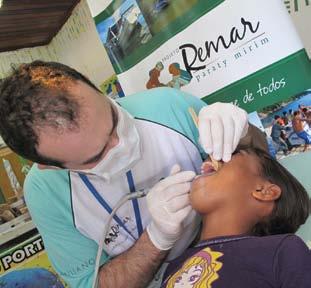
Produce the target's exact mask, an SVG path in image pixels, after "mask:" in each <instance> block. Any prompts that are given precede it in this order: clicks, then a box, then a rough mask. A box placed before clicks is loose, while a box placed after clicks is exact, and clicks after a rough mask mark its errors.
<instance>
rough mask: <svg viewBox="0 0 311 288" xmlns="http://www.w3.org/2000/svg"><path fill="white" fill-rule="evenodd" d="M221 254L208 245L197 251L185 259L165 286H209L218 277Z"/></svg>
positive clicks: (181, 287)
mask: <svg viewBox="0 0 311 288" xmlns="http://www.w3.org/2000/svg"><path fill="white" fill-rule="evenodd" d="M222 255H223V254H222V253H220V252H214V251H212V250H211V249H210V248H209V247H207V248H205V249H203V250H201V251H199V252H198V253H196V254H195V255H193V256H192V257H190V258H189V259H188V260H187V261H185V262H184V263H183V265H182V267H181V268H180V269H179V270H178V271H177V272H176V273H174V274H173V275H171V276H170V277H169V278H168V280H167V283H166V286H165V287H166V288H211V284H212V283H213V282H214V281H215V280H217V279H218V277H219V276H218V273H217V272H218V271H219V270H220V269H221V267H222V263H221V262H219V261H218V258H219V257H221V256H222Z"/></svg>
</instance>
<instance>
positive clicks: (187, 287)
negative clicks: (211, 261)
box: [174, 265, 203, 288]
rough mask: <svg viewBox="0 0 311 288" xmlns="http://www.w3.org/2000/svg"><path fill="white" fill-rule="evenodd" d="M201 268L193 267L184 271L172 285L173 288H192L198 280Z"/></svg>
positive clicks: (198, 266)
mask: <svg viewBox="0 0 311 288" xmlns="http://www.w3.org/2000/svg"><path fill="white" fill-rule="evenodd" d="M202 272H203V268H202V266H201V265H194V266H192V267H190V268H189V269H188V270H186V271H184V272H183V273H182V274H181V275H180V276H179V277H178V278H177V279H176V282H175V284H174V288H179V287H182V288H192V287H194V285H195V284H196V283H197V282H198V281H199V280H200V277H201V275H202Z"/></svg>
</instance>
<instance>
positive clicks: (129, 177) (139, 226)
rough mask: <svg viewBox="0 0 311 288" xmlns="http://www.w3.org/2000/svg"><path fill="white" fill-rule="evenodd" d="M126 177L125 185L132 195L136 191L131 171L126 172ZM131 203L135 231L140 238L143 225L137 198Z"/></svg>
mask: <svg viewBox="0 0 311 288" xmlns="http://www.w3.org/2000/svg"><path fill="white" fill-rule="evenodd" d="M126 177H127V183H128V185H129V188H130V191H131V193H134V192H135V191H136V189H135V184H134V179H133V175H132V172H131V170H129V171H127V172H126ZM132 203H133V208H134V212H135V219H136V226H137V231H138V236H139V237H140V236H141V234H143V225H142V223H141V217H140V211H139V205H138V200H137V198H134V199H132Z"/></svg>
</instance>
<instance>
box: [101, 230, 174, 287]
mask: <svg viewBox="0 0 311 288" xmlns="http://www.w3.org/2000/svg"><path fill="white" fill-rule="evenodd" d="M167 254H168V251H161V250H159V249H158V248H156V247H155V246H154V245H153V244H152V242H151V241H150V238H149V236H148V234H147V232H146V231H145V232H144V233H143V234H142V235H141V237H140V238H139V239H138V241H137V242H136V243H135V245H134V246H133V247H132V248H130V249H129V250H128V251H126V252H124V253H122V254H121V255H119V256H117V257H116V258H114V259H113V260H111V261H110V262H108V263H107V264H105V265H103V266H102V267H101V268H100V271H99V287H102V288H106V287H127V288H140V287H146V286H147V284H148V283H149V282H150V281H151V280H152V278H153V276H154V275H155V273H156V271H157V270H158V268H159V266H160V265H161V263H162V262H163V260H164V259H165V257H166V255H167Z"/></svg>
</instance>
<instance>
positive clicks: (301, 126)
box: [258, 89, 311, 159]
mask: <svg viewBox="0 0 311 288" xmlns="http://www.w3.org/2000/svg"><path fill="white" fill-rule="evenodd" d="M258 115H259V117H260V119H261V122H262V126H263V127H264V130H265V132H266V135H267V136H268V137H270V139H269V142H270V144H272V145H273V148H274V151H273V154H274V155H275V156H276V158H277V159H282V158H285V157H290V156H293V155H297V154H300V153H311V89H310V90H307V91H305V92H303V93H301V94H299V95H297V96H294V97H291V98H289V99H287V100H284V101H282V102H280V103H276V104H274V105H271V106H267V107H265V108H263V109H261V110H260V111H258Z"/></svg>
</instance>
